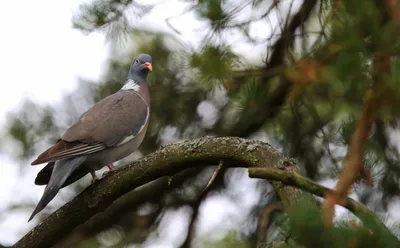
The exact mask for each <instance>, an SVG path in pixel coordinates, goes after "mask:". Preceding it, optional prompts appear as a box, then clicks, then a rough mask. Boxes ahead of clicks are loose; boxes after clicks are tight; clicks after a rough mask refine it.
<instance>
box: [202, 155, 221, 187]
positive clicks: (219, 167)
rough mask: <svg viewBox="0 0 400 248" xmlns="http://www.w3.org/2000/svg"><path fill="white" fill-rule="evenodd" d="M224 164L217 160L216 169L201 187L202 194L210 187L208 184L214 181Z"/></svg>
mask: <svg viewBox="0 0 400 248" xmlns="http://www.w3.org/2000/svg"><path fill="white" fill-rule="evenodd" d="M223 165H224V163H223V162H222V160H221V161H220V162H219V164H218V167H217V169H215V171H214V173H213V174H212V176H211V178H210V180H209V181H208V183H207V185H206V187H205V188H204V189H203V192H202V194H204V193H206V190H208V188H209V187H210V185H211V184H212V183H213V182H214V180H215V178H216V177H217V175H218V173H219V172H220V171H221V169H222V166H223Z"/></svg>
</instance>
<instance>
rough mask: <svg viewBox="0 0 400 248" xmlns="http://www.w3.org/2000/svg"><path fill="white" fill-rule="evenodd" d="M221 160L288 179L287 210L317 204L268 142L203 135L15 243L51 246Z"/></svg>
mask: <svg viewBox="0 0 400 248" xmlns="http://www.w3.org/2000/svg"><path fill="white" fill-rule="evenodd" d="M220 161H223V163H224V166H226V167H252V168H256V167H258V168H264V169H263V170H255V169H251V170H249V173H250V175H251V176H257V173H261V174H259V177H262V178H269V179H274V180H281V181H283V182H284V183H281V182H279V181H271V184H272V186H273V187H274V190H275V191H276V192H277V194H278V196H279V198H280V200H281V202H282V206H283V209H284V210H289V209H290V208H292V207H296V205H297V203H298V201H299V200H300V199H304V198H306V199H308V200H309V201H311V202H316V200H315V198H313V197H312V195H311V194H309V193H306V192H305V191H302V190H300V189H297V188H295V187H292V186H287V185H285V183H286V184H289V185H296V184H295V183H293V182H296V179H301V182H306V183H309V182H308V181H307V180H308V179H306V178H301V177H300V176H299V175H298V174H297V172H298V171H299V170H298V167H297V166H296V165H295V164H294V163H293V162H291V161H290V160H289V159H286V158H285V157H283V156H282V155H281V154H280V153H279V152H278V151H277V150H275V149H274V148H273V147H271V146H270V145H268V144H267V143H264V142H261V141H257V140H247V139H242V138H236V137H223V138H212V137H204V138H200V139H195V140H189V141H185V142H180V143H175V144H171V145H168V146H166V147H164V148H162V149H160V150H158V151H156V152H154V153H151V154H149V155H148V156H145V157H143V158H142V159H140V160H138V161H136V162H133V163H131V164H128V165H126V166H123V167H121V168H120V169H118V170H116V171H114V172H113V173H110V174H109V175H108V176H106V177H105V178H103V179H101V180H100V181H98V182H96V183H95V184H93V185H91V186H89V187H88V188H87V189H85V190H84V191H83V192H82V193H81V194H79V195H78V196H76V197H75V198H74V199H73V200H72V201H70V202H68V203H67V204H65V205H64V206H63V207H61V208H60V209H58V210H57V211H55V212H54V213H53V214H51V215H50V216H49V217H48V218H46V219H45V220H44V221H43V222H42V223H40V224H39V225H38V226H36V227H35V228H34V229H33V230H31V231H30V232H29V233H28V234H26V235H25V236H24V237H23V238H21V239H20V240H19V241H18V242H17V243H16V244H15V245H14V246H13V247H51V246H53V245H54V244H56V243H57V242H59V241H60V240H62V238H63V237H65V236H66V235H68V234H69V233H71V232H72V231H73V230H74V229H75V228H76V227H78V226H79V225H81V224H83V223H84V222H85V221H87V220H88V219H90V218H91V217H92V216H93V215H95V214H96V213H98V212H102V211H104V210H106V208H107V207H108V206H110V205H111V204H112V203H113V202H114V201H116V200H117V199H118V198H120V197H122V196H123V195H124V194H127V193H128V192H130V191H132V190H133V189H135V188H137V187H138V186H141V185H144V184H146V183H148V182H150V181H152V180H155V179H157V178H160V177H165V176H169V175H174V174H176V173H177V172H180V171H183V170H186V169H188V168H192V167H196V166H197V167H200V166H208V165H215V164H217V163H219V162H220ZM265 168H268V169H270V171H272V172H275V173H272V174H275V175H278V176H276V177H274V176H271V177H268V176H266V175H268V173H266V170H265ZM279 172H283V173H288V175H295V177H294V178H295V179H293V177H290V176H288V177H287V178H286V179H285V177H283V178H280V177H279V176H282V175H281V174H280V173H279ZM270 174H271V173H270ZM283 179H285V180H286V181H284V180H283ZM309 181H311V180H309ZM311 182H312V181H311ZM302 185H307V184H302ZM296 186H298V185H296ZM309 186H310V187H311V189H307V188H305V189H306V190H309V191H310V192H313V190H315V188H313V187H312V186H313V185H312V184H310V185H309ZM313 193H318V192H317V191H316V192H313ZM322 193H326V192H322ZM349 202H351V201H349ZM382 225H383V224H382Z"/></svg>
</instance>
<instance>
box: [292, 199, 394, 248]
mask: <svg viewBox="0 0 400 248" xmlns="http://www.w3.org/2000/svg"><path fill="white" fill-rule="evenodd" d="M371 218H372V217H371ZM371 218H370V219H371ZM289 219H290V224H289V226H290V234H291V236H290V237H291V238H293V239H294V241H295V242H296V243H297V244H299V245H302V247H310V248H311V247H326V248H330V247H331V248H336V247H337V248H339V247H354V248H356V247H360V248H361V247H371V248H372V247H382V248H384V247H387V248H389V247H399V245H400V244H399V241H398V240H394V239H392V238H391V237H388V236H386V235H385V231H384V230H382V228H380V227H378V226H376V225H373V224H372V221H371V222H368V217H367V218H366V220H367V221H365V222H366V223H365V222H364V225H362V224H360V223H357V222H356V221H355V220H352V221H339V222H338V223H336V224H335V225H334V226H333V227H331V228H327V227H326V226H325V225H324V220H323V215H322V210H321V208H318V207H316V206H315V205H311V204H309V203H308V202H301V203H300V204H299V205H298V206H297V207H296V209H295V210H292V211H290V212H289Z"/></svg>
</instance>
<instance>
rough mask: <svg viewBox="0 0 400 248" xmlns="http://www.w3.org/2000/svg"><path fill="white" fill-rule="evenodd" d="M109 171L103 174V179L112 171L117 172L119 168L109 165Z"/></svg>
mask: <svg viewBox="0 0 400 248" xmlns="http://www.w3.org/2000/svg"><path fill="white" fill-rule="evenodd" d="M107 167H108V169H109V171H105V172H104V173H103V177H105V176H107V174H108V173H110V172H111V171H115V170H116V169H117V168H115V166H114V165H113V164H108V165H107Z"/></svg>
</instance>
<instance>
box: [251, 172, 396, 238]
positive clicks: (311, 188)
mask: <svg viewBox="0 0 400 248" xmlns="http://www.w3.org/2000/svg"><path fill="white" fill-rule="evenodd" d="M249 176H250V177H252V178H264V179H268V180H274V181H279V182H281V183H283V184H285V185H290V186H294V187H296V188H299V189H302V190H304V191H307V192H309V193H311V194H314V195H317V196H320V197H324V196H325V195H327V194H336V192H335V191H334V190H332V189H329V188H327V187H324V186H322V185H319V184H317V183H315V182H313V181H312V180H310V179H308V178H306V177H303V176H301V175H300V174H298V173H296V172H288V171H283V170H277V169H270V168H249ZM339 205H341V206H342V207H344V208H346V209H348V210H349V211H350V212H352V213H353V214H354V215H355V216H357V217H358V218H360V219H361V220H365V221H368V222H370V221H371V220H372V221H373V222H374V224H375V225H376V226H379V227H381V228H382V229H383V230H387V234H389V235H388V236H391V237H393V238H395V239H396V240H397V238H396V237H395V236H394V235H393V234H392V233H391V231H390V230H389V229H388V228H387V227H386V226H385V225H384V224H383V223H382V222H381V221H380V219H379V218H378V217H377V216H376V215H375V214H374V213H373V212H371V211H370V210H369V209H368V208H367V207H366V206H364V205H363V204H361V203H359V202H357V201H355V200H353V199H351V198H349V197H344V198H343V200H342V201H341V202H340V203H339Z"/></svg>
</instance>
